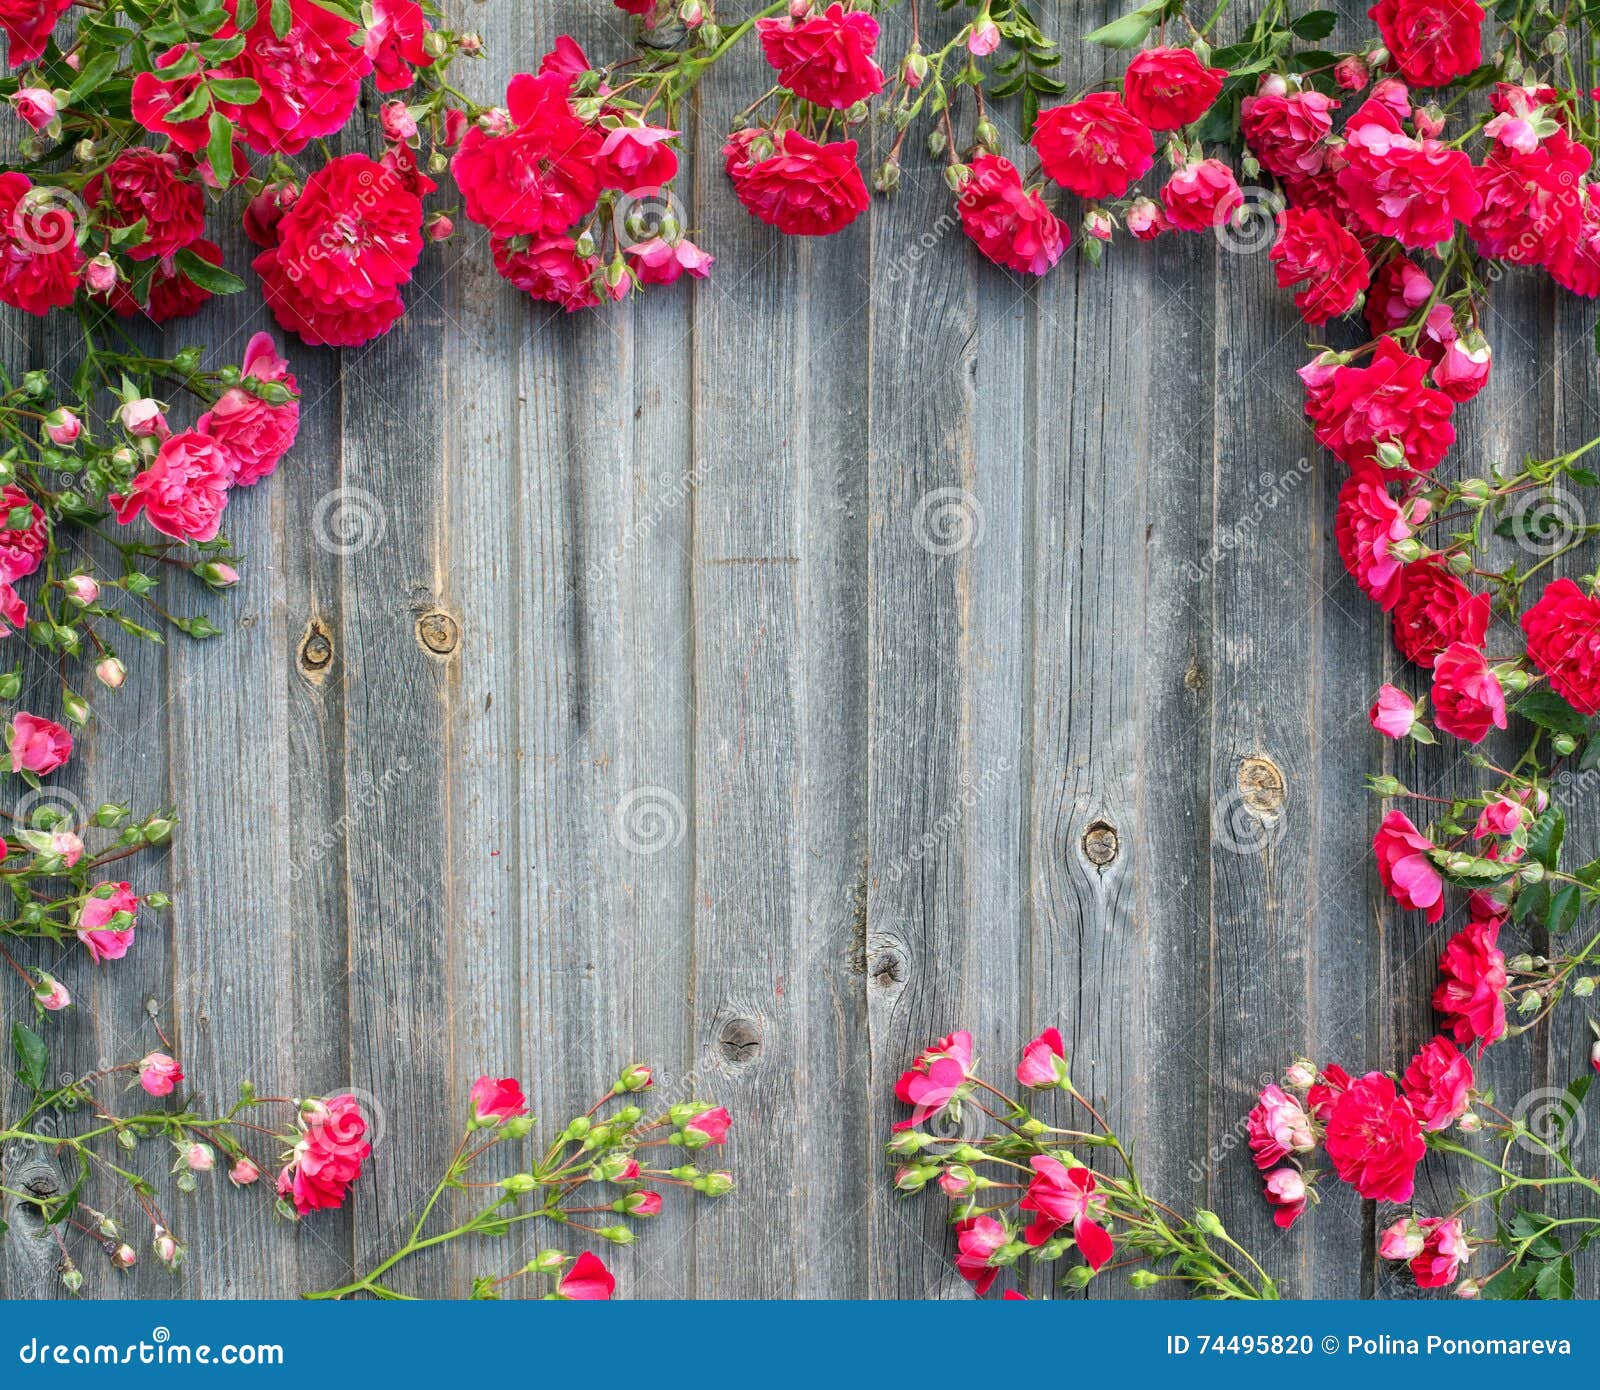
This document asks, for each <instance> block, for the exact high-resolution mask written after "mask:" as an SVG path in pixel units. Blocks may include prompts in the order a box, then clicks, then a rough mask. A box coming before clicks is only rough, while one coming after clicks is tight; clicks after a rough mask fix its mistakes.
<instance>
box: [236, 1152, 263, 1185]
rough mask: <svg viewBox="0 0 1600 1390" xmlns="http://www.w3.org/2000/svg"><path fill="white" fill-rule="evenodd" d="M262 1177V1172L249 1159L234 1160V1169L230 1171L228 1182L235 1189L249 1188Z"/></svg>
mask: <svg viewBox="0 0 1600 1390" xmlns="http://www.w3.org/2000/svg"><path fill="white" fill-rule="evenodd" d="M260 1176H261V1170H260V1169H259V1168H257V1167H256V1165H255V1164H254V1163H252V1162H251V1161H250V1160H249V1159H248V1158H240V1159H236V1160H234V1164H233V1167H231V1168H230V1169H228V1181H229V1182H231V1183H232V1184H233V1185H234V1186H235V1187H249V1186H250V1184H251V1183H253V1182H255V1181H256V1179H258V1178H259V1177H260Z"/></svg>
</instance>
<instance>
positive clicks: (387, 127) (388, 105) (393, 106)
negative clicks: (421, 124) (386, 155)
mask: <svg viewBox="0 0 1600 1390" xmlns="http://www.w3.org/2000/svg"><path fill="white" fill-rule="evenodd" d="M379 121H380V124H381V125H382V126H383V133H384V137H385V138H386V139H389V140H393V141H394V142H395V143H396V144H399V145H407V144H410V143H411V141H413V140H415V139H416V138H417V118H416V117H415V116H413V115H412V114H411V108H410V107H408V106H407V105H406V104H405V102H403V101H386V102H385V103H384V104H383V110H382V112H381V113H380V114H379Z"/></svg>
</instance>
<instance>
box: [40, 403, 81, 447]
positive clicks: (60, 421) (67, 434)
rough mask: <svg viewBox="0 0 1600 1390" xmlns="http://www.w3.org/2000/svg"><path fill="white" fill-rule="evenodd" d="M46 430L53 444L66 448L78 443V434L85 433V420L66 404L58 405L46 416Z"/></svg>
mask: <svg viewBox="0 0 1600 1390" xmlns="http://www.w3.org/2000/svg"><path fill="white" fill-rule="evenodd" d="M44 432H45V433H46V434H47V435H48V436H49V437H50V442H51V443H52V444H55V445H58V446H59V447H61V448H63V449H65V448H68V447H70V446H71V445H73V444H76V443H77V441H78V436H79V435H80V434H82V433H83V421H82V420H80V419H79V418H78V417H77V416H76V415H74V414H73V413H72V412H71V411H70V410H68V409H67V408H66V406H64V405H62V406H57V407H56V408H55V409H54V410H52V411H51V412H50V413H49V414H48V415H47V416H45V421H44Z"/></svg>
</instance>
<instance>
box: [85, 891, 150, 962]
mask: <svg viewBox="0 0 1600 1390" xmlns="http://www.w3.org/2000/svg"><path fill="white" fill-rule="evenodd" d="M138 907H139V899H138V897H137V895H136V894H135V893H134V891H133V889H132V887H131V886H130V885H129V884H126V883H110V882H107V883H97V884H95V886H94V887H93V888H91V889H90V890H89V892H88V895H87V896H86V897H85V898H84V900H83V906H82V907H81V908H79V909H78V921H77V924H76V931H77V933H78V940H79V941H81V942H83V944H84V945H85V946H87V947H88V948H89V955H90V956H91V957H92V958H93V960H94V962H95V964H96V965H98V964H99V963H100V962H101V961H103V960H121V959H122V958H123V957H124V956H125V955H127V954H128V947H130V946H131V945H133V933H134V926H135V923H134V921H133V914H134V913H135V912H136V911H137V910H138ZM124 912H125V913H127V914H128V921H127V922H126V923H125V924H124V925H122V926H120V927H119V926H115V925H113V924H114V922H115V919H116V918H117V917H118V916H119V915H120V914H121V913H124Z"/></svg>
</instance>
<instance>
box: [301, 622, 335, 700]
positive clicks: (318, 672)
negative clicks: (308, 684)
mask: <svg viewBox="0 0 1600 1390" xmlns="http://www.w3.org/2000/svg"><path fill="white" fill-rule="evenodd" d="M295 663H296V665H298V666H299V668H300V674H301V675H302V676H304V677H305V678H306V679H307V680H308V681H312V682H314V683H315V684H317V685H321V684H322V682H323V681H325V680H326V679H327V678H328V668H329V667H330V666H332V665H333V634H332V633H331V632H329V631H328V625H327V624H326V623H324V622H323V621H322V619H321V618H313V619H312V620H311V621H310V622H309V623H307V624H306V630H305V635H304V636H302V637H301V638H300V650H299V651H298V652H297V653H296V655H295Z"/></svg>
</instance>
